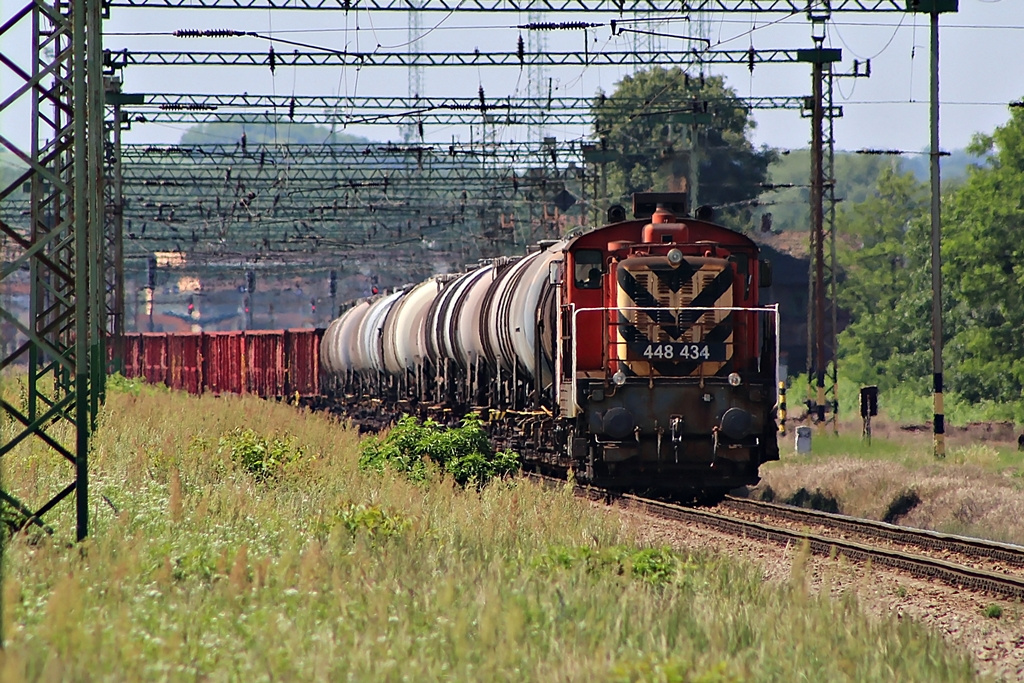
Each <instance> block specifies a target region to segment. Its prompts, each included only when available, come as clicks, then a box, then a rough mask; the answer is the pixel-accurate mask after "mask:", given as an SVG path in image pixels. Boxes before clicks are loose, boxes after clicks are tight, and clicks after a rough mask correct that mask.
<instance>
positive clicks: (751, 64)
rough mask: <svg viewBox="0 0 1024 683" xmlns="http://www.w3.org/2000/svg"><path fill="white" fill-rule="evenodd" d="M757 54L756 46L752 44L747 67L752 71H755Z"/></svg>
mask: <svg viewBox="0 0 1024 683" xmlns="http://www.w3.org/2000/svg"><path fill="white" fill-rule="evenodd" d="M756 55H757V52H755V51H754V46H753V45H751V46H750V49H749V50H747V69H748V70H749V71H750V73H754V57H755V56H756ZM701 78H703V75H702V76H701Z"/></svg>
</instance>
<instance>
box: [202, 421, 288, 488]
mask: <svg viewBox="0 0 1024 683" xmlns="http://www.w3.org/2000/svg"><path fill="white" fill-rule="evenodd" d="M225 451H226V452H228V453H229V454H230V455H231V461H232V462H233V463H235V464H236V465H238V466H240V467H242V469H244V470H245V471H247V472H248V473H249V474H251V475H252V476H253V477H254V478H255V479H256V480H257V481H261V482H265V481H269V480H271V479H276V478H277V476H278V475H280V474H281V472H282V471H284V470H286V469H287V468H289V467H291V466H293V465H295V464H297V463H299V462H301V461H303V460H305V459H306V458H307V457H308V455H307V453H306V450H305V449H304V448H303V447H301V446H296V445H295V438H294V437H292V436H289V435H287V434H286V435H284V437H283V438H282V437H279V436H276V435H275V436H274V437H272V438H270V439H268V438H266V437H264V436H262V435H261V434H259V433H257V432H255V431H253V430H252V429H240V428H236V429H234V430H232V431H231V432H229V433H228V434H225V435H224V436H223V437H221V439H220V441H219V443H218V451H217V452H218V453H224V452H225Z"/></svg>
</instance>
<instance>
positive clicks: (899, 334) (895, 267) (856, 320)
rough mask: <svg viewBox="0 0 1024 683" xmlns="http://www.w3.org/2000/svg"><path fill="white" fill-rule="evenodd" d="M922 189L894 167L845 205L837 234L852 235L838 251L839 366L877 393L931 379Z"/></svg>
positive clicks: (921, 388) (922, 385) (922, 388)
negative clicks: (844, 313)
mask: <svg viewBox="0 0 1024 683" xmlns="http://www.w3.org/2000/svg"><path fill="white" fill-rule="evenodd" d="M927 206H928V188H927V186H925V185H924V184H922V183H919V182H918V181H917V180H915V179H914V177H913V175H912V174H909V173H907V174H899V173H897V172H896V171H895V170H893V169H892V168H886V169H884V170H883V171H882V172H881V174H879V176H878V181H877V184H876V191H875V194H874V195H873V196H870V197H868V198H866V199H865V200H864V201H862V202H859V203H857V204H853V205H849V206H847V207H844V208H843V209H842V210H841V211H840V213H839V216H838V218H837V229H838V230H839V234H841V235H848V236H851V237H852V238H853V243H852V245H848V246H845V247H843V248H842V249H841V250H840V252H839V260H840V264H841V266H842V268H843V270H844V272H845V278H844V281H843V283H842V287H841V288H840V299H841V301H840V303H841V305H842V306H843V307H844V308H846V309H847V310H849V311H850V314H851V318H852V322H851V323H850V325H849V326H848V327H847V328H846V330H844V331H843V332H842V333H841V334H840V336H839V347H840V355H841V357H842V364H843V369H844V372H845V373H846V374H848V376H850V377H851V378H852V379H853V380H854V381H856V382H860V383H864V384H878V385H879V386H880V387H881V388H882V389H883V390H884V389H889V388H892V387H893V386H895V385H897V384H910V385H911V386H912V387H913V388H915V389H917V390H919V391H922V392H926V391H927V390H928V385H929V382H928V378H929V377H931V369H930V362H931V341H930V340H931V337H930V327H929V325H928V321H929V320H930V319H931V276H930V261H929V258H930V251H929V246H928V245H929V238H928V230H929V228H928V223H927V221H926V220H925V219H924V218H923V215H924V213H925V211H926V208H927Z"/></svg>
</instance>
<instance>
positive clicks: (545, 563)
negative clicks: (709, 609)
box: [533, 545, 688, 586]
mask: <svg viewBox="0 0 1024 683" xmlns="http://www.w3.org/2000/svg"><path fill="white" fill-rule="evenodd" d="M533 565H534V566H535V567H537V568H538V569H539V570H540V571H541V572H544V573H549V572H553V571H554V570H556V569H558V570H569V569H573V568H574V567H579V566H582V567H584V568H585V569H586V571H587V573H589V574H595V573H606V572H607V573H611V574H616V575H619V576H629V577H631V578H635V579H640V580H642V581H645V582H647V583H649V584H651V585H652V586H662V585H665V584H667V583H669V582H671V581H672V580H673V579H675V578H676V577H677V576H679V575H680V574H681V573H683V572H685V570H686V569H687V567H688V565H687V562H686V561H685V560H684V559H683V558H682V557H681V556H680V555H679V554H678V553H675V552H673V551H672V550H671V549H669V548H640V549H638V548H629V547H627V546H622V545H616V546H611V547H609V548H601V549H594V548H590V547H587V546H580V547H565V546H556V547H553V548H550V549H548V551H547V552H546V553H544V554H542V555H540V556H539V557H537V558H536V559H535V560H534V561H533Z"/></svg>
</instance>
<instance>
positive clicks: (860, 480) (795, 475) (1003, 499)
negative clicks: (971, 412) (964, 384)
mask: <svg viewBox="0 0 1024 683" xmlns="http://www.w3.org/2000/svg"><path fill="white" fill-rule="evenodd" d="M1003 431H1006V430H1003ZM851 432H852V434H851ZM985 433H986V432H985V429H984V427H978V428H976V430H975V432H961V433H958V434H956V435H955V437H954V438H951V439H950V440H949V444H948V448H947V456H946V458H945V460H936V459H935V457H934V456H933V454H932V437H931V433H930V432H928V431H923V432H914V433H908V432H905V431H900V430H898V429H896V428H893V427H884V426H883V428H882V429H879V430H875V437H874V439H873V441H872V443H871V445H870V446H868V445H866V444H865V443H863V442H861V440H860V438H859V432H854V431H853V430H852V429H849V428H846V429H843V430H842V434H843V435H842V436H840V437H838V438H836V437H833V436H830V435H822V436H819V435H817V434H815V436H814V442H813V443H814V449H815V452H814V453H812V454H810V455H806V456H800V455H796V454H795V453H793V451H792V450H790V449H791V448H792V446H791V444H787V446H788V447H787V448H784V449H783V455H782V460H781V461H780V462H779V463H773V464H771V465H769V466H767V467H764V468H762V475H763V477H762V482H761V484H760V485H759V486H758V487H757V488H755V489H754V490H753V495H755V496H760V495H763V493H764V491H765V489H766V488H768V487H770V488H771V490H772V492H773V494H774V496H775V498H776V500H787V499H790V498H792V497H793V496H794V495H795V494H796V493H797V492H798V491H800V490H801V489H804V490H805V491H808V492H820V493H821V494H822V497H824V498H825V499H834V500H835V501H836V502H837V503H838V505H839V508H840V511H841V512H843V513H845V514H850V515H856V516H864V517H870V518H872V519H885V518H886V516H887V514H891V513H892V512H893V507H894V503H896V502H897V501H898V500H899V499H900V498H901V497H906V496H908V495H916V497H917V498H919V499H920V502H919V503H917V504H916V505H914V506H912V509H910V510H909V512H906V513H905V514H901V515H899V517H898V520H897V521H898V522H899V523H900V524H907V525H910V526H918V527H923V528H928V529H935V530H938V531H946V532H950V533H960V534H968V535H975V536H981V537H985V538H992V539H996V540H1002V541H1009V542H1013V543H1021V544H1024V528H1022V527H1021V524H1020V520H1021V519H1024V453H1019V452H1018V451H1017V450H1016V444H1015V443H1012V442H1009V441H999V440H986V439H984V434H985ZM880 434H882V435H884V436H880ZM972 434H973V435H972ZM1010 434H1011V435H1012V431H1010Z"/></svg>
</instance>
